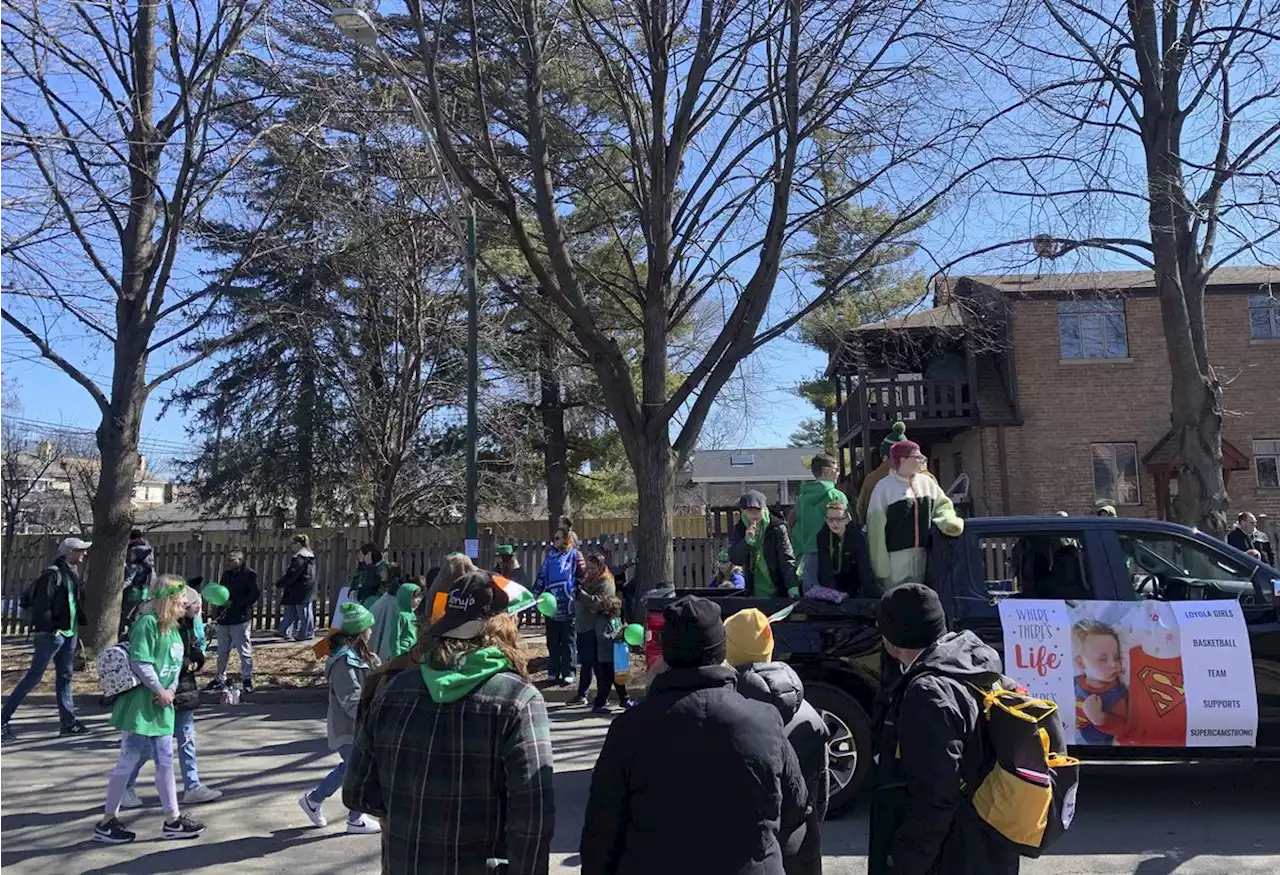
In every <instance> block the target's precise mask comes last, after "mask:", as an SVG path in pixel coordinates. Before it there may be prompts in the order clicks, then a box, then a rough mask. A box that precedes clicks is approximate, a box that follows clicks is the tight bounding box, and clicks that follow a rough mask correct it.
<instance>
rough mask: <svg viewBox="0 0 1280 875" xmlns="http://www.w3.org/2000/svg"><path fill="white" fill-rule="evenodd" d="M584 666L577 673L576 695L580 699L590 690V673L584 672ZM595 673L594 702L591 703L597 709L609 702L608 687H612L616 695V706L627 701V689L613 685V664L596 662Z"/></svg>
mask: <svg viewBox="0 0 1280 875" xmlns="http://www.w3.org/2000/svg"><path fill="white" fill-rule="evenodd" d="M586 668H587V667H586V666H585V665H584V666H583V667H582V670H581V671H580V672H579V673H578V695H579V696H581V697H582V698H584V699H585V698H586V697H587V691H588V690H590V689H591V673H590V672H588V671H587V670H586ZM595 673H596V700H595V702H594V703H593V704H594V705H595V706H596V707H597V708H599V707H600V706H601V705H606V704H608V702H609V686H610V685H611V684H612V685H613V691H614V692H615V693H617V694H618V704H622V703H623V702H625V701H627V688H626V686H625V685H623V684H619V683H615V682H614V680H613V662H612V661H610V662H597V663H596V664H595Z"/></svg>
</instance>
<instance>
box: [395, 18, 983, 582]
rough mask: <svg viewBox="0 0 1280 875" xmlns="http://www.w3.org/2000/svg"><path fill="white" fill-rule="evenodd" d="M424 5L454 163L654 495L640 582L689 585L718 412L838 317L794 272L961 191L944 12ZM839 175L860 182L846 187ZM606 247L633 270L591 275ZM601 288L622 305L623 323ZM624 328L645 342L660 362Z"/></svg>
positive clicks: (904, 223)
mask: <svg viewBox="0 0 1280 875" xmlns="http://www.w3.org/2000/svg"><path fill="white" fill-rule="evenodd" d="M407 5H408V9H409V16H410V27H411V30H412V31H413V32H414V33H415V35H416V47H417V55H418V60H420V61H421V64H419V65H417V66H418V68H419V69H420V70H421V71H422V74H423V75H424V76H425V82H424V83H423V91H424V94H425V103H426V104H427V105H428V108H429V112H430V116H431V119H432V121H433V123H434V126H435V131H436V135H437V137H438V139H439V141H440V143H441V147H442V152H443V154H444V157H445V160H446V161H447V163H448V165H449V166H450V167H451V168H452V170H453V172H454V173H455V174H456V175H457V176H458V177H459V178H460V179H461V181H462V183H463V185H464V186H465V189H466V193H467V195H468V196H469V197H471V198H473V199H474V200H475V201H476V202H478V203H479V204H480V205H481V206H482V207H483V208H484V210H485V211H486V215H488V216H495V217H496V218H497V219H498V221H499V223H500V225H501V226H502V228H503V229H504V231H505V232H506V233H507V234H508V235H509V236H510V240H511V245H512V246H513V247H514V249H515V251H517V252H518V253H519V255H520V257H521V258H522V259H523V261H524V262H525V263H526V265H527V267H528V270H529V272H530V274H531V275H532V277H533V279H534V284H536V286H537V287H538V288H539V289H541V290H542V292H543V293H544V294H545V296H546V300H547V301H548V303H549V304H551V305H552V306H553V307H554V308H555V309H556V310H557V311H558V312H559V314H560V318H559V319H558V320H557V325H558V326H559V327H561V328H562V329H563V331H562V335H561V342H562V343H563V344H565V345H566V346H568V347H571V348H572V349H574V350H575V351H576V353H577V354H578V355H580V356H582V357H583V358H585V359H586V360H588V361H589V362H590V363H591V367H592V369H593V370H594V372H595V375H596V378H597V379H598V380H599V382H600V385H601V387H602V389H603V391H604V395H605V398H606V402H607V404H608V407H609V412H610V414H611V416H612V418H613V421H614V423H615V424H616V426H617V429H618V432H619V434H620V436H621V439H622V442H623V444H624V446H625V449H626V454H627V457H628V459H629V461H630V463H631V466H632V468H633V470H634V473H635V479H636V482H637V484H638V487H639V496H638V498H639V514H640V522H641V524H640V543H639V564H640V578H641V579H642V580H643V581H644V585H645V586H653V585H657V584H659V583H660V582H662V581H670V580H672V579H673V564H672V554H671V534H672V506H673V499H674V492H675V484H676V476H677V472H678V471H679V470H681V468H682V466H683V464H684V462H685V460H686V459H687V457H688V455H689V453H690V452H691V451H692V450H693V448H694V447H695V445H696V443H697V440H698V436H699V433H700V432H701V430H702V427H703V424H704V423H705V421H706V419H707V417H708V414H709V413H710V411H711V408H712V405H713V403H714V401H715V399H716V396H717V395H718V394H719V392H720V390H721V389H722V388H723V387H724V385H725V383H726V382H727V381H728V380H729V379H730V377H731V376H732V375H733V373H734V371H735V369H736V367H737V366H738V364H739V363H740V362H741V361H742V360H743V359H745V358H746V357H747V356H749V355H750V354H751V353H752V352H753V351H755V350H757V349H759V348H760V347H761V346H762V345H763V344H765V343H767V342H768V341H770V340H771V339H773V338H776V337H778V336H780V335H782V334H783V333H785V332H786V331H788V330H789V329H790V328H791V326H792V325H794V324H795V322H796V321H797V320H798V319H799V318H801V317H802V316H803V315H804V314H805V313H807V312H809V311H811V310H812V309H815V308H816V307H818V306H820V305H821V303H822V300H823V293H822V292H821V290H814V289H813V288H812V287H811V284H809V283H807V282H805V281H804V279H803V277H799V276H798V275H796V274H790V273H788V274H786V275H785V276H784V262H786V261H788V260H791V259H793V258H795V259H798V258H799V257H800V253H801V252H802V251H803V249H804V248H805V239H806V231H805V229H806V228H807V227H809V225H810V223H811V222H812V221H813V220H814V219H815V218H817V217H818V216H820V215H822V214H823V213H824V212H825V211H828V210H832V209H835V208H837V207H838V206H839V205H840V204H843V203H848V202H850V201H857V200H860V199H861V200H880V201H882V202H884V204H885V205H886V208H887V209H888V211H889V212H890V214H892V215H893V216H894V217H895V220H894V221H891V222H888V223H886V225H885V227H884V228H883V229H882V233H881V234H879V235H877V237H876V239H872V240H868V241H866V242H867V245H868V248H870V247H873V246H877V245H880V244H882V243H884V242H885V241H888V240H892V239H894V238H895V235H897V234H899V233H900V232H901V231H902V230H903V229H904V228H907V227H910V223H911V222H912V220H913V219H914V218H915V217H917V216H920V215H923V214H925V213H926V212H927V211H928V210H930V209H931V207H932V206H933V205H934V204H935V203H936V202H937V198H938V197H939V196H940V192H941V191H942V190H943V189H945V188H946V186H947V185H948V183H949V181H950V180H951V179H952V178H953V177H951V176H950V175H949V169H948V170H943V171H939V170H938V168H939V167H940V166H943V164H942V163H939V162H938V161H937V158H938V154H937V153H938V152H939V151H941V150H951V149H954V150H955V151H956V152H959V151H960V150H961V149H962V148H963V147H962V146H961V145H960V142H961V141H962V140H964V139H965V138H966V136H967V135H968V134H967V132H966V131H965V130H964V129H963V127H962V125H961V122H960V120H961V119H962V118H963V115H964V114H963V113H951V114H948V113H945V112H934V111H932V107H931V102H932V99H936V98H938V96H940V95H941V94H942V93H944V92H945V90H946V89H945V80H943V79H941V78H938V77H936V76H935V68H934V60H933V59H932V58H931V57H930V48H931V40H930V39H929V37H928V36H927V34H926V33H925V30H926V29H927V28H926V25H927V23H928V20H929V19H928V16H929V12H928V9H927V4H926V3H925V2H923V0H917V2H911V0H907V2H896V0H890V2H874V3H873V2H858V0H855V2H852V3H850V2H848V0H747V2H745V3H744V2H734V3H726V2H715V0H703V2H700V3H692V4H669V3H667V2H664V0H623V2H615V3H608V4H603V5H601V4H594V3H585V2H579V0H560V2H549V3H541V2H536V0H520V2H517V3H514V4H497V3H485V2H483V0H469V2H467V3H465V4H463V5H462V7H461V8H460V9H459V8H458V7H457V6H456V4H452V3H445V2H443V0H439V2H428V3H424V2H421V0H410V2H409V3H408V4H407ZM392 24H393V25H394V24H395V22H392ZM401 51H403V50H401ZM926 86H928V89H926ZM930 95H932V98H931V97H930ZM837 166H838V167H839V168H840V169H841V171H842V172H841V173H840V174H839V175H838V176H839V178H843V179H848V180H851V183H850V185H849V186H848V187H846V188H844V189H842V190H839V191H835V192H829V191H824V189H823V186H822V184H821V179H822V175H823V174H824V172H828V171H831V170H834V169H836V167H837ZM948 168H949V165H948ZM602 205H603V206H602ZM606 242H608V243H611V245H612V246H613V247H614V249H615V250H616V253H617V255H618V256H619V257H618V258H615V259H608V260H606V261H605V264H604V265H602V264H601V263H600V262H599V261H594V260H592V259H589V258H586V257H584V256H585V254H586V253H588V252H591V251H598V250H599V247H600V246H601V245H602V244H604V243H606ZM849 257H850V263H849V270H850V271H851V272H854V271H858V270H860V269H862V267H863V266H864V265H863V263H862V261H861V260H860V259H859V257H858V253H850V254H849ZM611 264H616V265H618V267H617V269H614V270H610V269H609V268H608V267H607V265H611ZM780 278H781V279H782V282H783V285H784V287H788V288H790V289H793V290H794V292H793V294H792V299H791V300H789V301H786V302H780V301H775V296H774V291H775V288H776V287H777V286H778V285H779V281H780ZM588 288H595V289H600V290H603V291H602V294H604V295H607V296H608V297H609V298H610V299H612V301H613V302H614V307H612V308H610V310H609V311H608V315H607V318H601V315H600V313H599V312H598V311H597V308H596V307H595V306H593V301H594V300H595V299H596V297H595V296H594V295H591V294H589V293H588V292H587V291H586V290H587V289H588ZM515 293H516V294H517V295H518V294H519V290H515ZM704 303H712V304H715V305H717V306H716V309H717V310H719V311H720V312H722V313H723V319H722V320H721V323H720V325H719V330H718V331H716V332H714V334H713V337H712V338H711V339H710V340H709V342H707V343H706V345H705V346H704V347H702V348H701V349H700V350H699V356H698V358H697V360H696V361H695V362H694V363H693V364H692V365H691V366H690V367H689V369H688V370H687V371H686V372H685V373H683V374H673V372H672V367H671V356H670V340H671V338H672V336H673V335H674V334H675V333H677V332H678V331H679V330H680V329H681V326H682V325H683V324H684V323H685V322H686V320H687V319H689V318H690V315H691V314H692V313H694V311H695V310H696V309H697V308H699V307H700V306H702V305H703V304H704ZM619 332H622V333H628V332H630V333H634V334H635V335H636V336H638V337H639V338H640V343H639V344H638V355H636V356H635V357H629V356H628V355H627V354H626V347H625V346H624V345H623V344H621V343H619V342H618V334H619ZM676 423H678V425H677V424H676Z"/></svg>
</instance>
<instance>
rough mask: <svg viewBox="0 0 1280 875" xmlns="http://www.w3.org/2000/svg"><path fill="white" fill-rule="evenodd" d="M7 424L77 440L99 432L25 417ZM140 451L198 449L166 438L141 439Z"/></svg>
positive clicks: (175, 453) (187, 451) (169, 452)
mask: <svg viewBox="0 0 1280 875" xmlns="http://www.w3.org/2000/svg"><path fill="white" fill-rule="evenodd" d="M4 419H5V422H9V423H13V424H16V425H18V426H19V427H21V428H25V429H29V430H31V431H36V432H42V433H43V434H45V435H53V436H64V435H65V436H68V437H77V438H87V439H89V440H96V439H97V432H96V431H94V430H93V429H87V428H82V427H77V426H70V425H60V424H58V423H53V422H45V421H44V420H39V419H29V418H27V417H24V416H5V418H4ZM138 449H139V450H145V451H147V452H149V453H151V454H153V455H159V456H182V455H191V454H194V453H196V452H197V449H196V448H195V447H193V446H192V445H191V444H184V443H180V442H178V441H175V440H169V439H166V438H146V437H144V438H141V439H140V440H139V441H138Z"/></svg>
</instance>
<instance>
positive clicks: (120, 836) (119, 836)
mask: <svg viewBox="0 0 1280 875" xmlns="http://www.w3.org/2000/svg"><path fill="white" fill-rule="evenodd" d="M137 837H138V834H137V833H136V832H130V831H129V830H127V829H125V828H124V824H123V823H121V822H120V818H118V817H113V818H111V819H110V820H104V821H103V822H102V823H100V824H98V825H97V826H95V827H94V828H93V840H94V841H95V842H101V843H102V844H104V845H127V844H129V842H131V841H133V840H134V839H136V838H137Z"/></svg>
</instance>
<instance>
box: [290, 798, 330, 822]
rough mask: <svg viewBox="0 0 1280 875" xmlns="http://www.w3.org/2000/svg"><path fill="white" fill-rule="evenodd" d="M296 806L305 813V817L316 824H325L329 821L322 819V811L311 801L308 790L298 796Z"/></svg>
mask: <svg viewBox="0 0 1280 875" xmlns="http://www.w3.org/2000/svg"><path fill="white" fill-rule="evenodd" d="M298 807H300V808H301V809H302V810H303V812H305V813H306V815H307V819H308V820H310V821H311V822H312V823H313V824H315V825H316V826H325V825H326V824H328V823H329V821H327V820H325V819H324V812H323V811H321V810H320V806H319V805H316V804H315V803H314V802H312V801H311V791H310V790H308V791H307V792H305V793H303V794H302V795H301V796H299V797H298Z"/></svg>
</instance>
